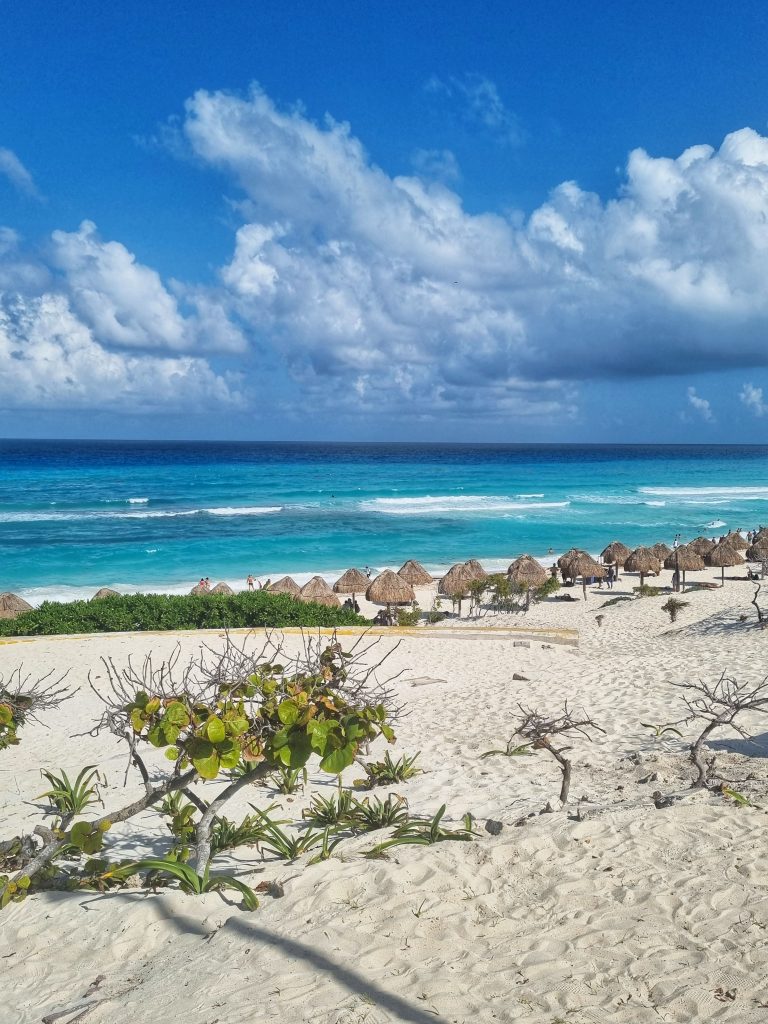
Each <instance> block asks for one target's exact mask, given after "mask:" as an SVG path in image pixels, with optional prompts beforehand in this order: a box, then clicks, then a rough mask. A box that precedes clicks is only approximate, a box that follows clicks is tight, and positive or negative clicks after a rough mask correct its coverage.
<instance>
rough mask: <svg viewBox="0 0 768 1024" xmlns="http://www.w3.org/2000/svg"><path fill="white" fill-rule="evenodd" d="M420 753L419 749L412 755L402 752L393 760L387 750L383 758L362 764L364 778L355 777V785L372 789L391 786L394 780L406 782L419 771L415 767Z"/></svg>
mask: <svg viewBox="0 0 768 1024" xmlns="http://www.w3.org/2000/svg"><path fill="white" fill-rule="evenodd" d="M420 753H421V751H420V750H419V751H417V752H416V753H415V754H414V755H413V757H408V755H407V754H403V756H402V757H400V758H398V759H397V761H395V760H394V759H393V758H392V756H391V754H390V753H389V751H387V752H386V753H385V755H384V758H383V760H381V761H372V762H370V764H365V765H363V768H364V769H365V773H366V777H365V778H364V779H355V785H356V786H365V788H366V789H373V787H374V786H391V785H393V784H394V783H396V782H407V781H408V779H412V778H413V776H414V775H418V774H419V773H420V771H421V769H420V768H416V767H415V765H416V760H417V758H418V756H419V754H420Z"/></svg>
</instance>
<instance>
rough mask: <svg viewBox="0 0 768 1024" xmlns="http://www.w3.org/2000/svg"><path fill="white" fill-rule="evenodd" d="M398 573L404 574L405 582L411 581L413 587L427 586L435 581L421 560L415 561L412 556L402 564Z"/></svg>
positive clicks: (399, 574)
mask: <svg viewBox="0 0 768 1024" xmlns="http://www.w3.org/2000/svg"><path fill="white" fill-rule="evenodd" d="M397 575H398V576H402V577H403V579H404V580H405V582H406V583H410V584H411V586H412V587H427V586H429V584H430V583H432V582H433V581H432V577H431V576H430V575H429V573H428V572H427V570H426V569H425V568H424V566H423V565H422V564H421V562H415V561H414V560H413V559H412V558H409V559H408V561H407V562H406V563H405V564H404V565H401V566H400V568H399V569H398V570H397Z"/></svg>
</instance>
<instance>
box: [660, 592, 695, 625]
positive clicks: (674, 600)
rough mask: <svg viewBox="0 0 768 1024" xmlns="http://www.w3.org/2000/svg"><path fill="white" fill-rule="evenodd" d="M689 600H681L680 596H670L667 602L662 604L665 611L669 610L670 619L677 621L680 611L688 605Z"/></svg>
mask: <svg viewBox="0 0 768 1024" xmlns="http://www.w3.org/2000/svg"><path fill="white" fill-rule="evenodd" d="M688 604H689V602H688V601H681V600H680V598H679V597H670V598H668V599H667V601H666V602H665V604H663V605H662V606H661V610H662V611H663V612H669V621H670V622H676V621H677V615H678V612H681V611H682V610H683V608H687V607H688Z"/></svg>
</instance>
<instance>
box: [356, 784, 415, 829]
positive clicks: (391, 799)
mask: <svg viewBox="0 0 768 1024" xmlns="http://www.w3.org/2000/svg"><path fill="white" fill-rule="evenodd" d="M349 821H350V824H351V825H353V826H354V827H355V828H359V829H362V830H364V831H365V832H373V831H375V830H376V829H379V828H390V827H391V826H393V825H403V824H405V823H406V822H407V821H408V804H407V801H406V799H405V797H402V796H398V794H397V793H390V794H389V796H388V797H387V799H386V800H380V799H379V797H377V796H376V797H373V798H372V799H371V798H370V797H366V798H365V800H355V805H354V809H353V811H352V814H351V815H350V818H349Z"/></svg>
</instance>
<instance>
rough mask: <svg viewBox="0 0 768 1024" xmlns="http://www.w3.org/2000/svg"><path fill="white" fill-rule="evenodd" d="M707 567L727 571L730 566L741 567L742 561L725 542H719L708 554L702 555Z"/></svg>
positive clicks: (739, 555) (734, 550) (737, 552)
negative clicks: (710, 566)
mask: <svg viewBox="0 0 768 1024" xmlns="http://www.w3.org/2000/svg"><path fill="white" fill-rule="evenodd" d="M704 561H705V563H706V564H707V565H712V566H715V567H716V568H718V569H721V568H723V569H727V568H728V566H730V565H742V564H743V562H744V559H743V558H742V556H741V553H740V552H739V551H737V550H736V548H734V547H731V545H730V544H729V543H728V541H727V540H721V541H720V543H719V544H715V546H714V547H713V548H712V550H711V551H710V552H708V553H707V554H706V555H704Z"/></svg>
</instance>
